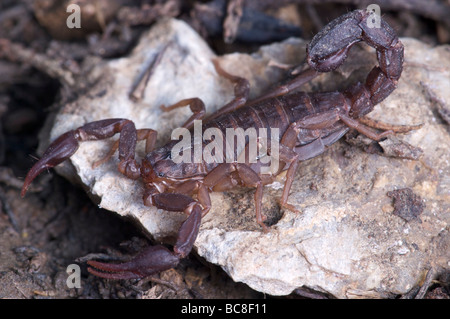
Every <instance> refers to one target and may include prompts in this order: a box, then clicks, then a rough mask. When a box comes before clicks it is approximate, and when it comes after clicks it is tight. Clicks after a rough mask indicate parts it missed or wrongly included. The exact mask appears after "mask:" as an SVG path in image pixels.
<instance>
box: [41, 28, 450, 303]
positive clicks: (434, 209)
mask: <svg viewBox="0 0 450 319" xmlns="http://www.w3.org/2000/svg"><path fill="white" fill-rule="evenodd" d="M402 41H403V43H404V45H405V64H404V72H403V75H402V77H401V79H400V81H399V84H398V88H397V90H395V91H394V92H393V94H391V96H389V97H388V98H387V99H386V100H385V101H383V102H382V103H380V104H379V105H377V106H376V107H375V110H374V111H373V112H372V113H370V114H369V117H371V118H373V119H377V120H381V121H384V122H388V123H392V124H405V125H412V124H420V123H423V127H422V128H420V129H418V130H415V131H413V132H410V133H407V134H399V135H397V136H396V137H394V138H395V139H396V140H395V143H398V141H399V140H400V141H401V144H402V143H403V144H402V145H408V146H409V147H412V149H413V150H414V152H415V153H414V154H416V156H415V158H416V157H418V159H417V160H411V159H406V158H399V157H396V156H391V155H389V154H391V152H386V154H385V155H387V156H383V154H382V152H383V143H380V144H381V145H378V144H377V145H376V149H378V151H377V152H371V153H369V152H366V151H364V150H363V148H364V147H363V145H366V146H367V145H368V144H370V141H369V140H367V139H366V138H364V137H361V136H358V137H356V138H355V137H347V141H346V140H345V139H343V140H341V141H339V142H337V143H336V144H334V145H332V146H331V147H330V148H329V149H328V150H327V151H326V152H325V153H324V154H323V155H321V156H319V157H316V158H313V159H311V160H308V161H305V162H303V163H301V165H300V167H299V169H298V172H297V176H296V179H295V182H294V184H293V187H292V190H291V194H290V196H289V203H290V204H291V205H293V206H295V207H296V208H297V209H298V210H299V211H300V213H298V214H296V213H293V212H291V211H287V210H280V208H279V207H278V205H277V199H278V198H279V197H280V196H281V191H282V185H283V183H284V174H281V175H280V176H279V177H278V180H277V181H276V182H274V183H273V184H271V185H269V186H266V187H265V189H264V201H263V208H264V213H265V214H266V215H267V217H268V220H267V221H268V222H269V223H270V224H271V229H270V231H269V232H268V233H264V232H262V231H261V228H260V227H259V226H258V224H257V223H256V221H255V216H254V203H253V190H251V189H250V190H248V189H244V190H236V191H235V192H228V193H213V194H212V204H213V206H212V209H211V211H210V213H209V214H208V215H207V216H206V217H205V218H204V220H203V223H202V226H201V230H200V234H199V236H198V239H197V241H196V243H195V246H194V249H195V250H196V251H197V252H198V254H199V255H201V256H203V257H204V258H206V259H207V260H208V261H210V262H212V263H215V264H218V265H220V266H221V267H222V268H223V269H224V270H225V271H226V272H227V273H228V274H229V275H230V276H231V277H232V278H233V279H234V280H235V281H241V282H244V283H246V284H247V285H249V286H250V287H252V288H254V289H256V290H258V291H261V292H264V293H267V294H271V295H286V294H289V293H291V292H292V291H293V289H295V288H297V287H302V286H306V287H309V288H312V289H315V290H318V291H322V292H327V293H329V294H332V295H334V296H336V297H338V298H358V297H390V296H393V295H395V294H403V293H406V292H407V291H409V290H410V289H411V288H413V287H414V286H416V285H419V284H420V282H421V279H422V278H423V276H424V274H425V273H426V271H427V269H429V268H430V267H433V268H434V269H437V270H438V271H442V270H444V269H447V270H448V269H449V268H450V238H449V222H450V194H449V192H450V177H449V176H450V164H449V160H450V154H449V149H450V137H449V126H448V123H446V122H445V121H444V119H443V118H442V117H441V116H440V114H441V113H442V109H443V108H444V109H445V108H448V107H449V106H450V90H449V86H450V83H449V78H450V74H449V73H450V47H449V46H440V47H435V48H433V47H430V46H428V45H426V44H423V43H421V42H419V41H416V40H413V39H402ZM168 42H170V45H169V46H168V47H167V49H166V52H165V54H164V56H163V57H162V60H161V63H160V65H158V66H157V67H156V69H155V70H154V74H153V75H152V77H151V78H150V80H149V82H148V84H147V86H146V89H145V92H144V93H145V94H144V97H143V98H142V100H140V101H137V102H136V101H133V100H131V99H130V98H129V93H130V90H131V88H132V87H133V86H134V85H135V83H136V81H137V79H139V77H141V76H142V74H143V72H145V69H146V67H148V65H150V64H151V63H152V61H153V60H154V59H155V57H156V55H157V53H158V52H160V50H161V49H162V48H163V47H164V46H165V45H166V44H167V43H168ZM305 46H306V42H304V41H303V40H299V39H289V40H287V41H285V42H283V43H276V44H273V45H269V46H265V47H263V48H261V49H260V50H259V51H258V52H256V53H254V54H251V55H247V54H238V53H235V54H230V55H226V56H222V57H220V63H221V65H222V66H223V68H224V69H226V70H228V71H229V72H230V73H233V74H236V75H240V76H243V77H246V78H247V79H249V80H250V83H251V95H252V97H256V96H258V95H259V94H260V93H261V92H264V91H266V90H267V89H268V87H269V86H270V85H271V84H272V83H277V82H278V81H279V80H280V79H282V78H283V77H284V76H285V74H286V71H285V70H282V69H281V68H279V67H275V66H270V65H269V63H271V62H272V64H273V62H277V63H286V64H297V65H298V64H300V63H301V62H302V61H303V60H304V58H305ZM213 57H214V54H213V52H212V51H211V50H210V48H209V47H208V46H207V45H206V44H205V43H204V42H203V40H202V39H201V38H200V37H199V36H198V35H197V34H196V33H195V32H194V31H193V30H191V29H190V28H189V27H188V26H187V25H186V24H184V23H183V22H180V21H177V20H163V21H161V22H159V23H158V24H156V25H155V26H154V27H153V28H152V29H151V30H150V31H149V32H148V33H146V34H145V35H143V36H142V39H141V41H140V43H139V44H138V46H137V47H136V48H135V49H134V51H133V52H132V53H131V54H130V55H129V56H128V57H125V58H120V59H117V60H111V61H108V62H103V63H97V64H96V65H95V66H94V67H93V68H92V69H91V71H90V73H89V74H87V75H86V78H87V79H88V78H96V79H98V80H97V81H96V82H94V83H95V84H93V85H92V87H91V89H90V90H89V91H88V92H87V93H85V94H83V95H81V96H80V97H79V98H78V99H77V100H75V101H73V102H71V103H69V104H66V105H64V106H63V107H62V109H61V110H60V111H59V113H58V114H57V115H56V117H55V120H54V125H53V128H52V130H51V133H50V138H49V139H45V138H44V141H43V143H42V144H43V145H42V147H45V145H48V143H49V140H53V139H55V138H56V137H57V136H58V135H59V134H61V133H63V132H65V131H67V130H70V129H74V128H76V127H78V126H81V125H83V124H84V123H86V122H90V121H94V120H100V119H104V118H111V117H121V118H128V119H131V120H133V121H134V122H135V123H136V126H137V128H153V129H155V130H157V131H158V134H159V135H158V145H161V144H163V143H164V141H167V140H168V139H170V133H171V131H172V129H174V128H176V127H179V126H180V125H182V124H183V122H184V121H185V120H186V118H187V117H189V116H190V110H189V109H188V108H186V109H178V110H174V111H171V112H168V113H164V112H162V111H161V110H160V105H162V104H165V105H170V104H173V103H175V102H177V101H179V100H180V99H183V98H189V97H200V98H201V99H202V100H203V101H204V102H205V104H206V106H207V111H208V112H212V111H213V110H215V109H217V108H218V107H220V106H221V105H223V104H224V103H226V102H227V101H229V100H230V99H231V98H232V96H233V86H232V85H231V84H230V83H229V82H228V81H227V80H225V79H223V78H221V77H220V76H219V75H218V74H216V72H215V70H214V67H213V64H212V63H211V58H213ZM376 63H377V62H376V55H375V53H374V51H373V50H372V49H371V48H368V47H367V46H365V45H363V46H361V47H355V48H354V49H352V51H351V54H350V56H349V58H348V61H347V62H346V64H345V65H344V66H343V67H342V68H341V69H340V70H339V71H336V72H332V73H331V74H323V75H321V76H319V77H318V78H317V79H315V80H314V81H312V83H308V84H306V85H305V86H304V88H302V89H304V90H308V91H311V90H314V91H326V90H336V89H343V88H345V87H347V86H348V85H349V84H350V83H352V82H354V81H356V80H360V81H363V80H364V79H365V77H366V75H367V74H368V72H369V71H370V69H371V68H372V67H373V66H374V65H375V64H376ZM430 96H433V97H434V99H432V98H431V97H430ZM358 139H359V140H360V141H358ZM355 141H356V142H355ZM387 141H389V140H387ZM112 143H113V141H112V140H107V141H93V142H85V143H83V144H82V145H81V146H80V149H79V151H78V152H77V153H76V154H75V155H74V156H73V157H72V158H71V160H70V161H68V162H67V163H65V164H63V165H61V167H59V168H57V171H58V172H60V173H61V174H63V175H65V176H67V177H70V178H72V179H73V178H74V176H78V177H77V179H79V180H80V181H81V182H82V184H83V185H84V186H85V187H86V189H87V190H88V191H89V192H90V193H91V194H92V195H93V198H95V200H97V201H98V203H99V205H100V206H101V207H103V208H105V209H108V210H111V211H114V212H117V213H118V214H120V215H123V216H132V217H133V218H134V219H136V220H137V221H138V222H139V223H140V224H141V225H142V226H143V228H144V229H145V230H146V231H147V232H148V233H149V234H150V235H151V236H152V237H153V238H155V239H156V240H157V241H163V242H166V243H173V242H174V239H175V236H176V233H177V229H178V227H179V225H180V223H181V222H182V221H183V219H184V218H185V217H184V216H183V214H182V213H173V212H166V211H162V210H158V209H156V208H149V207H145V206H144V205H143V204H142V200H141V194H142V184H141V182H140V181H131V180H128V179H126V178H124V177H123V176H121V175H120V173H118V171H117V169H116V167H117V162H118V160H117V156H115V157H114V158H113V159H111V160H110V161H109V162H107V163H105V164H103V165H102V166H100V167H98V168H96V169H92V163H93V162H95V161H96V160H98V159H101V158H102V157H103V156H104V155H105V154H106V153H107V152H108V150H109V147H110V146H111V145H112ZM384 143H386V142H384ZM395 143H394V144H395ZM388 144H389V143H388ZM391 144H392V143H391ZM355 145H356V146H355ZM358 145H359V146H358ZM394 147H395V146H394ZM419 148H420V149H421V150H420V149H419ZM400 153H401V151H400ZM392 154H394V155H395V154H397V155H398V152H397V153H396V152H395V150H394V152H393V153H392ZM417 154H421V156H417ZM139 156H143V145H142V146H140V148H139V150H138V157H139ZM406 157H407V156H406ZM73 168H74V169H75V170H74V169H73ZM74 172H76V175H74ZM404 188H409V189H410V190H411V192H412V194H414V196H417V197H414V198H415V199H417V198H420V199H421V200H422V201H423V203H422V204H423V206H424V209H423V211H422V212H421V213H420V214H419V215H418V216H417V217H416V218H413V219H411V220H410V221H406V220H404V219H402V218H400V217H399V216H396V215H395V214H393V212H394V201H393V199H392V198H391V197H389V196H387V193H388V192H392V191H394V190H396V189H404ZM410 202H412V203H414V202H415V201H410Z"/></svg>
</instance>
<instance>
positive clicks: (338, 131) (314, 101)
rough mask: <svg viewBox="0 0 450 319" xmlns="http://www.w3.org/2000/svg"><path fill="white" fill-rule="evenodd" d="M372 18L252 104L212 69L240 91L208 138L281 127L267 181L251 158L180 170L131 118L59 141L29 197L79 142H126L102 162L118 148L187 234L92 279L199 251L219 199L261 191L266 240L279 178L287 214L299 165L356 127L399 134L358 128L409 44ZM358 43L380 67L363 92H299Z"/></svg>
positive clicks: (392, 80) (335, 32)
mask: <svg viewBox="0 0 450 319" xmlns="http://www.w3.org/2000/svg"><path fill="white" fill-rule="evenodd" d="M369 17H370V13H369V12H366V11H364V10H356V11H353V12H350V13H347V14H345V15H343V16H341V17H339V18H337V19H336V20H334V21H332V22H330V23H329V24H328V25H327V26H326V27H325V28H324V29H323V30H322V31H320V32H319V33H318V34H317V35H316V36H315V37H314V38H313V39H312V41H311V42H310V44H309V45H308V48H307V54H308V55H307V62H308V65H309V68H307V69H306V70H305V71H303V72H302V73H300V75H298V76H297V77H296V78H295V79H294V80H292V81H290V82H288V83H287V84H285V85H283V86H280V87H278V88H276V89H274V90H272V91H271V92H270V93H268V94H266V95H264V96H262V97H260V98H258V99H257V100H253V101H250V102H248V101H247V99H248V94H249V83H248V81H247V80H245V79H243V78H241V77H237V76H233V75H231V74H229V73H227V72H225V71H224V70H223V69H222V68H221V67H220V65H218V63H217V62H216V61H213V63H214V65H215V68H216V70H217V72H218V73H219V74H220V75H222V76H224V77H225V78H227V79H228V80H230V81H231V82H233V83H234V84H235V98H234V99H233V100H232V101H231V102H229V103H228V104H226V105H225V106H223V107H222V108H221V109H219V110H218V111H217V112H215V113H214V114H212V115H210V116H209V117H207V118H206V119H205V121H204V123H203V127H202V130H203V131H205V130H206V129H208V128H216V129H218V130H220V131H222V132H224V131H225V129H226V128H238V127H239V128H242V129H244V130H245V129H247V128H251V127H253V128H256V129H259V128H277V129H278V131H279V132H280V136H279V137H276V138H277V140H276V142H277V143H278V144H279V148H278V154H277V160H278V161H279V163H280V165H279V166H278V168H277V170H276V171H275V172H272V173H271V174H262V173H261V161H260V160H256V161H252V162H250V160H249V159H247V160H245V161H244V162H238V161H234V162H231V163H223V162H222V163H220V162H212V163H211V162H208V163H207V162H204V161H201V162H200V163H175V162H174V161H173V159H172V157H171V149H172V148H173V146H174V143H175V142H176V141H175V142H174V141H171V142H169V143H167V144H166V145H164V146H162V147H160V148H157V149H154V145H155V140H156V131H154V130H151V129H139V130H136V128H135V125H134V123H133V122H132V121H130V120H127V119H107V120H101V121H96V122H91V123H87V124H85V125H84V126H81V127H79V128H77V129H75V130H72V131H69V132H67V133H65V134H63V135H61V136H60V137H59V138H57V139H56V140H55V141H54V142H53V143H52V144H51V145H50V146H49V148H48V149H47V150H46V151H45V153H44V154H43V156H42V158H41V159H40V160H39V161H38V162H37V163H36V164H35V165H34V166H33V167H32V168H31V169H30V171H29V173H28V175H27V176H26V179H25V182H24V185H23V188H22V193H21V195H22V196H24V195H25V193H26V191H27V189H28V187H29V185H30V183H31V182H32V181H33V179H34V178H35V177H36V176H37V175H39V174H40V173H41V172H42V171H44V170H46V169H47V168H50V167H54V166H55V165H58V164H59V163H61V162H63V161H64V160H66V159H68V158H69V157H70V156H71V155H72V154H74V153H75V152H76V150H77V149H78V145H79V142H82V141H87V140H98V139H106V138H109V137H112V136H113V135H115V134H116V133H120V138H119V141H118V142H116V143H115V144H114V146H113V147H112V150H111V152H110V153H109V154H108V156H107V157H106V158H105V159H104V160H107V159H108V158H110V156H112V154H113V153H114V151H115V150H116V149H118V151H119V160H120V162H119V165H118V169H119V171H120V172H121V173H122V174H123V175H125V176H126V177H128V178H131V179H139V178H141V179H142V182H143V184H144V192H143V201H144V204H145V205H146V206H156V207H158V208H161V209H164V210H168V211H182V212H185V213H186V214H187V215H188V217H187V219H186V220H185V221H184V222H183V223H182V225H181V227H180V230H179V232H178V237H177V241H176V243H175V245H174V248H173V251H170V250H169V249H167V248H166V247H164V246H151V247H149V248H147V249H146V250H144V251H143V252H141V253H140V254H139V255H137V256H136V257H135V258H133V259H132V260H131V261H129V262H125V263H121V264H106V263H101V262H97V261H89V262H88V264H89V265H90V266H91V267H93V268H89V271H90V272H91V273H93V274H95V275H98V276H101V277H104V278H116V279H119V278H140V277H145V276H148V275H150V274H153V273H155V272H159V271H162V270H165V269H169V268H172V267H174V266H176V265H177V264H178V262H179V260H180V259H181V258H183V257H185V256H186V255H187V254H188V253H189V252H190V251H191V249H192V247H193V244H194V242H195V239H196V237H197V234H198V232H199V228H200V223H201V219H202V216H204V215H205V214H206V213H207V212H208V211H209V210H210V207H211V201H210V197H209V194H210V193H211V192H213V191H224V190H229V189H231V188H234V187H237V186H245V187H253V188H256V191H255V211H256V220H257V222H258V223H259V224H260V225H261V227H262V228H263V229H264V230H265V231H268V227H267V226H266V225H265V224H264V220H265V217H264V215H263V214H262V209H261V206H262V205H261V202H262V196H263V185H265V184H267V183H270V182H272V181H273V180H274V178H275V176H276V175H278V174H279V173H280V172H281V171H283V170H287V172H286V182H285V185H284V189H283V193H282V196H281V199H280V205H281V206H282V207H285V208H288V209H294V208H293V207H291V206H290V205H289V204H287V199H288V195H289V191H290V188H291V185H292V182H293V180H294V176H295V172H296V169H297V167H298V163H299V161H303V160H306V159H310V158H312V157H315V156H317V155H319V154H321V153H322V152H324V151H325V149H326V147H327V146H329V145H331V144H333V143H334V142H336V141H337V140H338V139H340V138H341V137H342V136H343V135H344V134H345V133H346V132H347V131H348V130H349V128H352V129H355V130H357V131H358V132H360V133H362V134H364V135H366V136H367V137H369V138H371V139H373V140H380V139H382V138H384V137H386V136H387V135H388V134H391V133H392V130H387V131H384V132H381V133H378V132H377V131H376V130H374V129H373V128H371V127H368V126H367V125H365V124H363V123H361V122H360V121H359V120H358V119H359V118H361V117H362V116H364V115H365V114H367V113H369V112H371V111H372V109H373V107H374V106H375V105H376V104H377V103H379V102H380V101H382V100H383V99H385V98H386V97H387V96H389V94H390V93H391V92H392V91H393V90H394V89H395V88H396V85H397V81H398V80H399V78H400V75H401V73H402V64H403V45H402V43H401V42H400V40H399V39H398V37H397V35H396V34H395V32H394V30H393V29H392V28H391V27H390V26H389V25H388V24H387V23H386V22H385V21H384V20H382V19H381V21H380V26H379V27H370V26H369V25H368V23H367V21H368V19H369ZM360 41H364V42H366V43H367V44H369V45H370V46H372V47H374V48H375V49H376V52H377V58H378V61H379V66H376V67H374V68H373V69H372V71H371V72H370V73H369V75H368V77H367V79H366V81H365V83H356V84H354V85H352V86H350V87H349V88H348V89H346V90H345V91H343V92H325V93H322V92H317V93H304V92H293V91H294V90H295V89H297V88H298V87H300V86H301V85H302V84H304V83H305V82H307V81H309V80H311V79H312V78H314V77H315V76H317V74H318V72H329V71H331V70H334V69H336V68H338V67H339V66H340V65H341V64H342V63H343V62H344V60H345V59H346V57H347V52H348V51H349V49H350V48H351V46H352V45H353V44H355V43H357V42H360ZM182 106H190V109H191V110H192V112H193V115H192V116H191V118H189V120H188V121H187V122H186V123H185V124H184V127H185V128H190V127H191V126H192V124H193V123H194V121H195V120H199V119H204V117H205V113H206V112H205V105H204V104H203V102H202V101H201V100H200V99H198V98H191V99H186V100H182V101H180V102H179V103H177V104H175V105H172V106H170V107H165V108H164V109H165V110H172V109H174V108H177V107H182ZM272 138H274V137H272ZM138 140H145V141H146V152H147V155H146V156H145V158H144V159H143V160H142V161H141V162H138V161H137V160H136V159H135V146H136V142H137V141H138ZM234 151H235V153H237V152H238V150H234ZM267 151H268V152H267V154H268V156H272V155H273V154H272V153H271V152H273V150H272V149H271V144H270V143H269V144H268V146H267ZM236 155H238V154H236ZM104 160H102V161H100V162H98V163H97V165H99V164H101V163H102V162H103V161H104Z"/></svg>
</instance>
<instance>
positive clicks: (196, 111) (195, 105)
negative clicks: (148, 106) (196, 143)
mask: <svg viewBox="0 0 450 319" xmlns="http://www.w3.org/2000/svg"><path fill="white" fill-rule="evenodd" d="M187 105H189V107H190V109H191V111H192V113H193V114H192V116H191V117H190V118H189V119H188V120H187V121H186V123H184V124H183V126H182V127H184V128H187V129H189V128H190V127H191V126H192V124H193V123H194V120H201V119H202V118H203V117H204V116H205V114H206V109H205V103H203V101H202V100H201V99H199V98H197V97H194V98H190V99H184V100H181V101H179V102H177V103H175V104H173V105H170V106H165V105H161V109H162V110H163V111H164V112H169V111H172V110H173V109H176V108H179V107H183V106H187Z"/></svg>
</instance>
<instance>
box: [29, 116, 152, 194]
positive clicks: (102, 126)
mask: <svg viewBox="0 0 450 319" xmlns="http://www.w3.org/2000/svg"><path fill="white" fill-rule="evenodd" d="M149 132H150V133H148V132H147V133H148V134H149V135H153V134H156V132H155V131H153V130H152V131H149ZM116 133H120V138H119V147H118V148H119V160H120V162H119V165H118V169H119V171H120V172H121V173H122V174H124V175H125V176H127V177H128V178H131V179H137V178H138V177H139V176H140V170H139V164H138V163H137V162H136V160H135V158H134V156H135V148H136V142H137V139H138V136H137V132H136V127H135V125H134V123H133V122H132V121H130V120H127V119H107V120H101V121H95V122H91V123H87V124H85V125H83V126H81V127H79V128H77V129H75V130H72V131H69V132H66V133H64V134H63V135H61V136H60V137H58V138H57V139H56V140H55V141H54V142H53V143H51V144H50V146H49V147H48V149H47V150H46V151H45V153H44V154H43V156H42V158H41V159H40V160H39V161H38V162H36V163H35V164H34V165H33V167H32V168H31V169H30V171H29V172H28V174H27V176H26V178H25V181H24V184H23V187H22V192H21V196H22V197H23V196H25V193H26V192H27V189H28V187H29V185H30V183H31V182H32V181H33V180H34V179H35V178H36V176H38V175H39V174H40V173H41V172H43V171H44V170H46V169H48V168H51V167H54V166H56V165H58V164H60V163H62V162H63V161H65V160H66V159H68V158H69V157H70V156H72V155H73V154H74V153H75V152H76V151H77V149H78V147H79V142H82V141H89V140H101V139H106V138H109V137H112V136H113V135H115V134H116ZM152 139H153V138H150V140H152Z"/></svg>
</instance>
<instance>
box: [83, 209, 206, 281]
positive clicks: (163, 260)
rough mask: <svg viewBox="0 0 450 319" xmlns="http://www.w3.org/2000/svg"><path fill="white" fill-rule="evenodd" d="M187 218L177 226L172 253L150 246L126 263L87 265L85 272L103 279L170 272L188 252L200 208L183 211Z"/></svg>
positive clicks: (196, 227)
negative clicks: (187, 213)
mask: <svg viewBox="0 0 450 319" xmlns="http://www.w3.org/2000/svg"><path fill="white" fill-rule="evenodd" d="M188 209H189V210H190V214H189V216H188V218H187V219H186V220H185V221H184V222H183V223H182V224H181V227H180V229H179V231H178V236H177V240H176V243H175V246H174V248H173V252H171V251H170V250H169V249H167V248H166V247H164V246H150V247H148V248H146V249H145V250H143V251H142V252H141V253H139V254H138V255H137V256H136V257H134V258H133V259H131V260H130V261H128V262H124V263H119V264H110V263H102V262H98V261H95V260H90V261H88V262H87V263H88V265H89V266H91V267H92V268H91V267H89V268H88V271H89V272H90V273H91V274H93V275H95V276H98V277H102V278H107V279H139V278H144V277H147V276H150V275H152V274H155V273H158V272H161V271H164V270H167V269H171V268H174V267H176V266H177V265H178V263H179V261H180V259H182V258H184V257H186V256H187V255H188V254H189V252H190V251H191V250H192V247H193V245H194V242H195V240H196V238H197V235H198V231H199V229H200V224H201V219H202V209H201V206H200V205H198V204H197V203H196V202H194V204H193V205H190V206H189V207H187V208H186V210H188Z"/></svg>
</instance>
